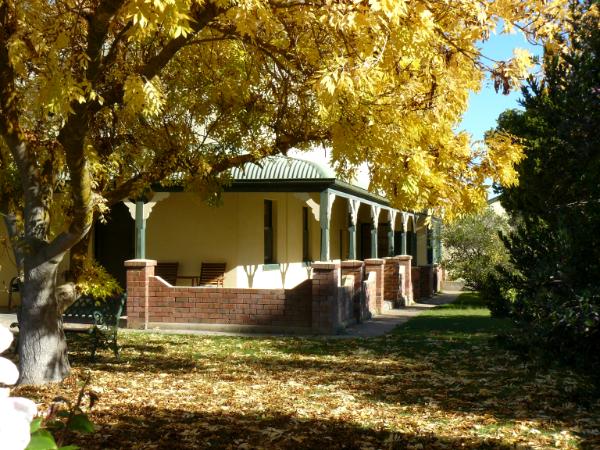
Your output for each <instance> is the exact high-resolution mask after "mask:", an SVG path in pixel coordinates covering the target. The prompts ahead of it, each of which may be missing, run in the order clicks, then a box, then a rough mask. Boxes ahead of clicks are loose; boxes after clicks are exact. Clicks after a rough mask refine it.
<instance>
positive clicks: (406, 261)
mask: <svg viewBox="0 0 600 450" xmlns="http://www.w3.org/2000/svg"><path fill="white" fill-rule="evenodd" d="M394 259H396V260H397V261H398V262H399V264H400V266H401V267H403V268H404V270H402V269H400V272H401V273H403V274H404V276H403V277H402V278H403V280H404V286H403V287H402V296H403V300H404V305H406V306H408V305H411V304H412V303H413V301H414V300H413V281H412V270H411V264H412V256H410V255H399V256H395V257H394Z"/></svg>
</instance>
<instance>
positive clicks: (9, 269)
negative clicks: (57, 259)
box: [0, 216, 69, 307]
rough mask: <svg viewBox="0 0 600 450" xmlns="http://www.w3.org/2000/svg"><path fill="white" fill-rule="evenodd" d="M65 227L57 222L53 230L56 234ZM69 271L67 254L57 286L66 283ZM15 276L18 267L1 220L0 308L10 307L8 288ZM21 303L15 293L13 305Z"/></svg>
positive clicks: (60, 270)
mask: <svg viewBox="0 0 600 450" xmlns="http://www.w3.org/2000/svg"><path fill="white" fill-rule="evenodd" d="M58 217H60V216H58ZM63 225H64V222H63V221H61V220H57V221H55V226H54V227H53V230H54V229H56V230H57V231H55V233H57V232H58V231H60V230H61V227H62V226H63ZM68 269H69V253H68V252H67V253H66V254H65V256H64V257H63V259H62V261H61V263H60V265H59V267H58V279H57V284H62V283H63V282H64V273H65V271H67V270H68ZM15 276H17V267H16V265H15V262H14V255H13V252H12V248H11V246H10V243H9V241H8V233H7V231H6V225H5V224H4V220H1V219H0V307H3V306H8V291H9V289H8V288H9V285H10V280H11V279H12V278H13V277H15ZM20 301H21V297H20V295H19V294H18V293H13V300H12V304H13V305H18V304H19V303H20Z"/></svg>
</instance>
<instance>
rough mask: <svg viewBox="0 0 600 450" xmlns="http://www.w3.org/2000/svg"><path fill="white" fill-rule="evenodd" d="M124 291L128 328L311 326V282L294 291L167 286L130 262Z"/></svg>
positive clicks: (150, 270) (151, 269)
mask: <svg viewBox="0 0 600 450" xmlns="http://www.w3.org/2000/svg"><path fill="white" fill-rule="evenodd" d="M144 277H146V280H147V281H144ZM146 289H147V293H148V294H147V297H146V298H147V305H146V304H145V301H144V293H145V292H146ZM127 295H128V298H127V303H128V305H127V314H128V325H127V326H128V327H130V328H139V327H143V326H144V325H147V324H148V323H152V322H154V323H160V322H163V323H199V324H202V323H217V324H238V325H239V324H241V325H263V326H281V327H304V328H310V326H311V296H312V280H306V281H304V282H303V283H301V284H299V285H298V286H296V287H295V288H293V289H229V288H217V287H188V286H170V285H168V284H167V283H165V282H163V281H162V280H161V279H159V278H157V277H154V267H153V266H149V267H145V268H141V269H138V268H137V267H135V268H133V267H130V266H128V272H127Z"/></svg>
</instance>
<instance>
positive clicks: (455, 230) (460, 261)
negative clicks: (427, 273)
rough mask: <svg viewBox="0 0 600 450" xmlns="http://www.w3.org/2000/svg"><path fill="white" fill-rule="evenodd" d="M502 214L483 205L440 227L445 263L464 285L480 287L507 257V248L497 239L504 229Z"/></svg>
mask: <svg viewBox="0 0 600 450" xmlns="http://www.w3.org/2000/svg"><path fill="white" fill-rule="evenodd" d="M507 227H508V223H507V220H506V218H505V217H503V216H500V215H498V214H496V213H494V212H493V211H492V210H491V209H489V208H488V209H485V210H484V211H483V212H482V213H480V214H471V215H468V216H465V217H463V218H460V219H458V220H456V221H455V222H452V223H449V224H448V225H446V226H445V227H444V228H443V231H442V242H443V244H444V248H445V250H446V251H445V256H444V260H443V264H444V266H445V267H446V268H447V269H448V270H449V272H450V276H451V277H453V278H462V279H464V280H465V284H466V286H468V287H470V288H472V289H475V290H481V289H483V288H484V287H485V284H486V283H487V281H488V279H489V277H490V276H491V275H492V274H494V273H495V272H496V266H497V265H504V264H505V263H506V262H507V261H508V252H507V251H506V248H505V247H504V244H503V243H502V241H501V240H500V233H502V232H506V231H507Z"/></svg>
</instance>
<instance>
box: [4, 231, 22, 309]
mask: <svg viewBox="0 0 600 450" xmlns="http://www.w3.org/2000/svg"><path fill="white" fill-rule="evenodd" d="M16 275H17V268H16V267H15V264H14V257H13V254H12V250H11V249H10V244H9V242H8V235H7V233H6V227H5V225H4V221H3V220H0V306H7V305H8V286H9V283H10V280H11V278H12V277H14V276H16ZM17 296H18V294H17Z"/></svg>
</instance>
